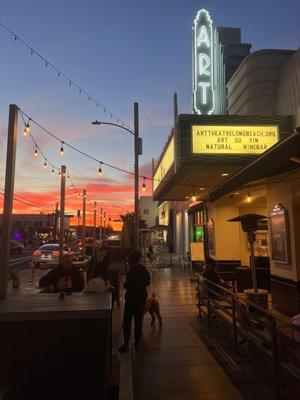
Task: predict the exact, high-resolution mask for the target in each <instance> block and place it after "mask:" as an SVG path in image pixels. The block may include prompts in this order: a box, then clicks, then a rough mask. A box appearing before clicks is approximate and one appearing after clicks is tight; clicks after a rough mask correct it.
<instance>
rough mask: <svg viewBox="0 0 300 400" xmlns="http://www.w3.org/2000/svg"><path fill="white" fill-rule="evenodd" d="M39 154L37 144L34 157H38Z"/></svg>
mask: <svg viewBox="0 0 300 400" xmlns="http://www.w3.org/2000/svg"><path fill="white" fill-rule="evenodd" d="M37 155H38V150H37V146H35V150H34V157H37Z"/></svg>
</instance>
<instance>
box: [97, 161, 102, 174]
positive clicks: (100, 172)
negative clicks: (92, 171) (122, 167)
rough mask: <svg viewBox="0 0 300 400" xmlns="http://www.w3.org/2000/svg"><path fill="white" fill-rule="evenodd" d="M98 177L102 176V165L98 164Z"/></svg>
mask: <svg viewBox="0 0 300 400" xmlns="http://www.w3.org/2000/svg"><path fill="white" fill-rule="evenodd" d="M98 175H99V176H102V163H100V165H99V169H98Z"/></svg>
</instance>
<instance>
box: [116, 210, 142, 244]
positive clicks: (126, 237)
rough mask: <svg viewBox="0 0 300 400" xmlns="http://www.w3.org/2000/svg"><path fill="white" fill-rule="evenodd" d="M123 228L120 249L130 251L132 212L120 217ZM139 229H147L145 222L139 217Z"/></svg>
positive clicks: (132, 223)
mask: <svg viewBox="0 0 300 400" xmlns="http://www.w3.org/2000/svg"><path fill="white" fill-rule="evenodd" d="M120 217H121V219H122V222H123V228H122V234H121V238H122V240H121V241H122V247H124V248H125V249H130V248H131V247H132V246H133V243H134V212H131V213H126V214H123V215H120ZM139 228H140V229H144V228H147V224H146V221H145V220H144V219H142V218H140V217H139Z"/></svg>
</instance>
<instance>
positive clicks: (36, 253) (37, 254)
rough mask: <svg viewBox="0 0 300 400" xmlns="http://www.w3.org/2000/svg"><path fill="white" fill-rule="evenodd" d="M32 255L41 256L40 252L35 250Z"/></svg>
mask: <svg viewBox="0 0 300 400" xmlns="http://www.w3.org/2000/svg"><path fill="white" fill-rule="evenodd" d="M33 255H34V256H40V255H41V251H40V250H36V251H35V252H34V253H33Z"/></svg>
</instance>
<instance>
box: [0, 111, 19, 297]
mask: <svg viewBox="0 0 300 400" xmlns="http://www.w3.org/2000/svg"><path fill="white" fill-rule="evenodd" d="M7 136H8V137H7V152H6V170H5V188H4V202H3V217H2V241H1V246H0V260H1V263H0V298H1V299H5V298H6V296H7V280H8V262H9V253H10V237H11V216H12V210H13V198H14V197H13V196H14V184H15V165H16V150H17V136H18V107H17V106H16V105H15V104H10V106H9V119H8V135H7Z"/></svg>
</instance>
